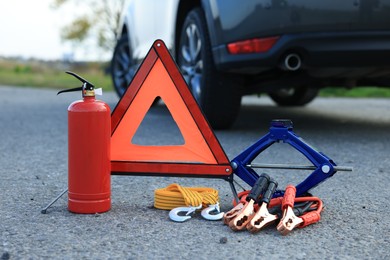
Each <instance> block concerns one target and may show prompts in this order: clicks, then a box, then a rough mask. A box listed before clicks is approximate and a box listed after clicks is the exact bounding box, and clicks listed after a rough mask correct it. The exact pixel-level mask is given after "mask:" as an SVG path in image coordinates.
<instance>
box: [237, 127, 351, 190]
mask: <svg viewBox="0 0 390 260" xmlns="http://www.w3.org/2000/svg"><path fill="white" fill-rule="evenodd" d="M276 142H283V143H288V144H290V145H291V146H292V147H293V148H295V149H296V150H298V151H299V152H301V153H302V154H303V155H304V156H305V157H306V158H307V159H308V160H309V161H310V162H311V163H312V164H313V166H306V165H285V164H252V161H253V160H254V159H255V158H256V157H257V156H258V155H259V154H260V153H261V152H263V151H264V150H265V149H267V148H268V147H270V146H271V145H272V144H274V143H276ZM231 164H232V167H233V170H234V173H235V174H236V175H237V176H238V177H240V178H241V179H242V180H243V181H245V182H246V183H247V184H249V185H250V186H251V187H252V186H253V185H254V184H255V182H256V180H257V179H258V178H259V175H258V174H257V173H256V172H255V171H254V170H253V168H273V169H301V170H314V171H313V172H312V173H311V174H310V175H309V176H308V177H307V178H306V179H305V180H304V181H302V182H301V183H299V184H298V185H296V190H297V191H296V195H297V196H301V195H303V194H305V193H307V192H308V191H309V190H310V189H311V188H313V187H315V186H317V185H318V184H319V183H321V182H323V181H324V180H326V179H327V178H329V177H331V176H333V175H334V174H335V173H336V172H337V171H352V168H351V167H341V166H336V164H335V163H334V162H333V160H331V159H330V158H328V157H327V156H326V155H324V154H323V153H321V152H318V151H317V150H315V149H314V148H313V147H311V146H310V145H308V144H307V143H306V142H304V141H303V140H302V139H301V138H300V137H299V136H297V135H296V134H295V133H294V132H293V123H292V122H291V120H273V121H272V122H271V127H270V131H269V133H268V134H266V135H265V136H263V137H262V138H260V139H259V140H258V141H257V142H256V143H255V144H253V145H251V146H250V147H248V148H247V149H246V150H245V151H243V152H242V153H241V154H239V155H238V156H237V157H236V158H234V159H233V160H232V161H231ZM232 189H234V186H233V185H232ZM233 193H235V190H233ZM283 194H284V192H283V191H281V190H278V191H276V192H275V193H274V197H280V196H283Z"/></svg>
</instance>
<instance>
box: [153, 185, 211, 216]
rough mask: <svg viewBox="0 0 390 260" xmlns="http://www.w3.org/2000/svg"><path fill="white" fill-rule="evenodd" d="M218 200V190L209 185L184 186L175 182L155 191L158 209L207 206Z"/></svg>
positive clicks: (155, 203)
mask: <svg viewBox="0 0 390 260" xmlns="http://www.w3.org/2000/svg"><path fill="white" fill-rule="evenodd" d="M218 201H219V197H218V190H216V189H213V188H208V187H183V186H180V185H179V184H177V183H173V184H170V185H168V186H167V187H165V188H161V189H156V190H155V191H154V207H155V208H158V209H165V210H171V209H174V208H177V207H189V206H199V205H200V204H202V205H203V207H204V208H206V207H208V206H209V205H212V204H216V203H217V202H218Z"/></svg>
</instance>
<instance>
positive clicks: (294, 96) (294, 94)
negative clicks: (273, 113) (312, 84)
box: [269, 87, 319, 106]
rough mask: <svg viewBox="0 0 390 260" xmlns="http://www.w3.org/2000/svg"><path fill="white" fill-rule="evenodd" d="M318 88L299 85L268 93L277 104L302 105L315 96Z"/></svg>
mask: <svg viewBox="0 0 390 260" xmlns="http://www.w3.org/2000/svg"><path fill="white" fill-rule="evenodd" d="M318 92H319V89H316V88H309V87H299V88H290V89H281V90H278V91H276V92H272V93H269V96H270V97H271V99H272V100H273V101H274V102H275V103H276V104H278V105H279V106H304V105H306V104H308V103H310V102H311V101H312V100H313V99H314V98H315V97H317V95H318Z"/></svg>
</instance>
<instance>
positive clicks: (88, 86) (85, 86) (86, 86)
mask: <svg viewBox="0 0 390 260" xmlns="http://www.w3.org/2000/svg"><path fill="white" fill-rule="evenodd" d="M66 73H68V74H69V75H72V76H73V77H75V78H77V79H78V80H80V81H81V82H82V83H83V85H82V86H81V87H78V88H71V89H65V90H61V91H59V92H58V93H57V95H58V94H61V93H64V92H73V91H80V90H81V91H83V92H84V91H90V94H89V95H88V96H95V92H94V90H95V86H94V85H93V84H92V83H91V82H89V81H88V80H86V79H84V78H82V77H80V76H79V75H77V74H76V73H74V72H71V71H66ZM83 96H84V93H83Z"/></svg>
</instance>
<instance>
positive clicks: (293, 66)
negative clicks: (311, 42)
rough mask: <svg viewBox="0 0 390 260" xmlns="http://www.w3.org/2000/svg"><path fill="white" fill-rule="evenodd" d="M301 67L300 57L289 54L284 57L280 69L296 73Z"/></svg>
mask: <svg viewBox="0 0 390 260" xmlns="http://www.w3.org/2000/svg"><path fill="white" fill-rule="evenodd" d="M301 65H302V60H301V57H300V56H299V55H298V54H296V53H290V54H288V55H286V57H285V58H284V61H283V64H282V68H283V69H284V70H289V71H296V70H299V69H300V68H301Z"/></svg>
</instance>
